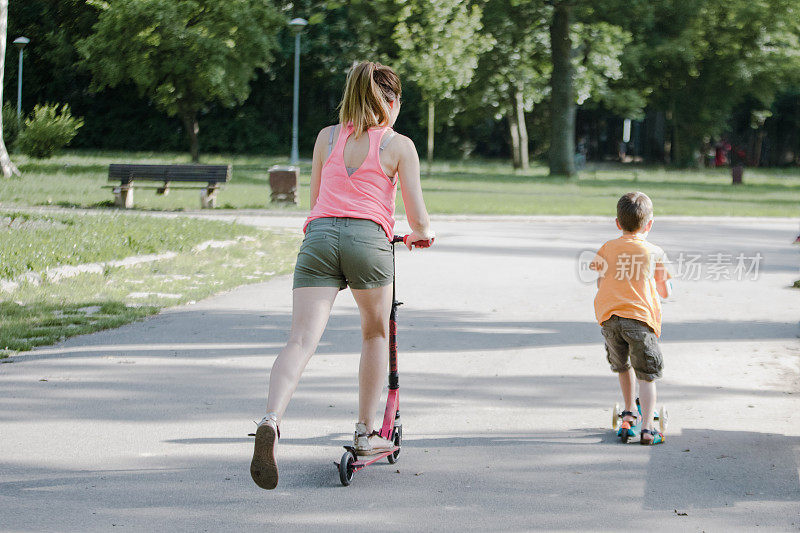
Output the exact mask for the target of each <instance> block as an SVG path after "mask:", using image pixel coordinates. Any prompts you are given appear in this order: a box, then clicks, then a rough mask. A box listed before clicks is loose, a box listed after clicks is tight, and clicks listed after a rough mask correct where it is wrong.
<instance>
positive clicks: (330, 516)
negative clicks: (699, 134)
mask: <svg viewBox="0 0 800 533" xmlns="http://www.w3.org/2000/svg"><path fill="white" fill-rule="evenodd" d="M247 221H248V222H250V223H256V224H259V225H264V226H279V227H295V228H297V227H298V226H299V224H300V222H299V220H298V219H297V218H293V217H262V216H259V215H258V214H255V213H254V214H252V215H248V220H247ZM435 226H436V229H437V232H438V236H439V237H438V240H437V243H436V247H435V248H434V249H432V250H430V251H424V252H417V251H415V252H414V253H408V252H405V251H402V252H401V253H399V254H398V276H399V280H398V290H399V295H400V297H401V299H402V300H404V301H405V305H404V306H403V307H402V308H401V309H400V324H401V326H400V327H401V331H400V339H399V344H400V354H401V359H400V365H401V404H402V413H403V420H404V436H405V443H404V444H405V445H404V447H403V450H402V454H401V456H400V461H399V463H398V464H397V465H394V466H390V465H388V464H387V463H383V464H379V465H376V466H374V467H370V468H368V469H367V470H364V471H362V472H359V473H357V474H356V477H355V480H354V482H353V485H352V486H350V487H349V488H343V487H341V486H340V485H339V482H338V478H337V473H336V470H335V468H334V466H333V460H335V459H338V457H339V456H340V455H341V452H342V449H341V447H340V446H341V445H342V444H343V443H345V442H347V441H348V439H349V438H351V433H350V432H351V431H352V425H353V422H354V418H355V414H354V412H355V403H356V393H355V384H356V377H355V376H356V369H357V353H358V350H359V334H358V321H357V319H356V308H355V306H354V303H353V301H352V297H351V296H350V294H349V293H348V292H345V293H342V294H341V296H340V298H339V300H338V301H337V304H336V307H335V311H334V315H333V317H332V318H331V321H330V324H329V327H328V330H327V332H326V334H325V336H324V337H323V339H322V344H321V346H320V349H319V352H318V355H317V356H316V357H315V358H313V359H312V361H311V363H310V365H309V367H308V370H307V372H306V374H305V375H304V378H303V380H302V381H301V384H300V387H299V390H298V392H297V394H296V396H295V398H294V400H293V402H292V404H291V405H290V407H289V411H288V412H287V414H286V419H285V422H284V425H283V427H282V428H281V429H282V432H283V435H284V438H283V440H282V441H281V443H280V448H279V462H280V467H281V483H280V486H279V488H278V489H277V490H275V491H272V492H266V491H262V490H260V489H258V488H257V487H256V486H255V485H254V484H253V483H252V482H251V480H250V478H249V473H248V464H249V460H250V454H251V439H250V438H248V437H247V433H249V432H251V431H252V430H253V427H254V426H253V423H252V422H251V420H255V419H258V418H260V416H261V413H262V409H263V405H264V396H265V385H266V381H267V372H268V369H269V368H270V365H271V364H272V361H273V359H274V356H275V354H276V352H277V351H278V349H279V347H280V346H281V344H282V342H283V341H284V340H285V338H286V334H287V330H288V325H289V319H290V301H291V296H290V292H291V291H290V286H291V282H290V279H289V278H288V277H282V278H277V279H274V280H272V281H270V282H269V283H265V284H261V285H255V286H249V287H243V288H240V289H238V290H235V291H232V292H229V293H226V294H223V295H220V296H217V297H215V298H211V299H209V300H206V301H203V302H199V303H197V304H195V305H191V306H186V307H180V308H175V309H170V310H167V311H165V312H163V313H162V314H160V315H159V316H156V317H153V318H151V319H149V320H146V321H143V322H140V323H137V324H132V325H129V326H126V327H123V328H120V329H117V330H113V331H106V332H101V333H97V334H94V335H89V336H85V337H80V338H74V339H71V340H69V341H67V342H65V343H63V344H61V345H58V346H56V347H52V348H47V349H41V350H38V351H36V352H33V353H30V354H23V355H21V356H19V357H15V358H14V359H13V361H14V362H13V363H12V364H2V365H0V398H2V406H3V409H2V412H0V451H2V457H0V530H2V531H111V530H116V529H117V528H120V529H122V530H126V531H157V530H170V531H262V530H265V529H266V530H271V529H275V530H280V531H289V530H298V531H301V530H303V531H304V530H319V531H353V530H365V529H366V528H368V527H369V528H373V529H375V530H392V531H393V530H419V531H427V530H431V531H433V530H437V531H448V530H450V531H456V530H459V531H460V530H481V531H495V530H514V531H523V530H531V529H546V530H558V529H580V530H610V531H611V530H620V529H622V528H640V527H645V528H647V529H654V530H678V529H680V530H685V531H701V530H705V531H722V530H754V529H763V530H769V531H776V530H777V531H787V530H797V529H799V528H800V503H798V500H800V483H799V481H798V459H799V458H800V415H799V414H798V412H800V369H799V368H798V362H799V361H800V342H799V341H798V333H800V331H799V330H798V323H797V320H798V316H800V291H797V290H793V289H790V288H789V285H790V284H791V282H793V281H794V280H795V279H797V278H800V275H798V248H797V247H792V246H790V244H789V243H790V242H791V241H792V240H793V238H794V237H795V235H796V232H797V229H798V227H797V225H796V223H793V222H790V221H785V220H784V221H754V220H748V221H746V222H736V221H734V220H725V219H718V220H715V221H702V220H681V219H658V220H656V225H655V228H654V231H653V232H652V234H651V239H652V240H653V242H656V243H658V244H660V245H661V246H663V247H664V248H665V249H666V250H667V251H668V252H670V253H671V254H672V256H673V258H677V257H678V256H679V254H680V252H685V257H689V256H691V255H692V254H695V253H702V254H704V257H706V258H707V254H711V253H718V252H722V253H724V254H732V255H734V256H736V255H738V254H739V253H743V254H745V256H747V257H752V256H754V255H755V254H756V253H758V252H760V253H761V254H762V255H763V257H764V259H763V262H762V263H761V264H760V271H759V275H758V280H757V281H729V280H728V281H726V280H719V281H714V280H700V281H688V280H687V281H683V282H679V283H678V284H677V285H676V295H675V296H674V297H673V299H672V301H670V302H668V303H667V304H666V305H665V325H664V337H663V351H664V354H665V360H666V370H665V377H664V379H663V380H662V381H661V382H660V385H659V387H660V388H659V392H660V394H661V396H660V398H661V400H662V401H663V402H664V403H666V404H667V405H668V406H669V410H670V413H671V421H670V424H671V425H670V430H669V434H668V442H667V443H666V445H664V446H660V447H655V448H645V447H641V446H638V445H627V446H625V445H622V444H619V443H618V442H616V440H615V439H614V438H613V436H612V434H611V431H610V429H609V424H610V410H611V406H612V405H613V404H614V402H615V401H617V398H618V396H619V394H618V390H617V384H616V379H615V378H614V376H613V375H612V374H611V373H610V372H609V370H608V368H607V364H606V363H605V360H604V353H603V348H602V338H601V336H600V332H599V328H598V326H597V325H596V324H595V323H594V322H593V311H592V298H593V296H594V289H593V287H592V286H591V285H586V284H583V283H581V281H580V279H579V276H578V273H577V258H578V256H579V253H580V252H581V251H582V250H588V249H596V248H597V247H598V246H599V245H600V244H601V243H602V242H603V241H604V240H606V239H608V238H612V237H614V235H615V231H614V228H613V222H612V221H611V220H610V219H604V218H568V219H553V218H505V219H490V218H486V219H462V220H458V219H443V220H439V221H437V222H436V225H435ZM710 268H712V267H709V265H706V267H705V270H704V271H703V272H702V274H703V275H704V276H705V275H707V274H708V271H709V269H710ZM44 380H46V381H44ZM641 520H646V521H647V524H646V525H645V524H643V523H642V522H641Z"/></svg>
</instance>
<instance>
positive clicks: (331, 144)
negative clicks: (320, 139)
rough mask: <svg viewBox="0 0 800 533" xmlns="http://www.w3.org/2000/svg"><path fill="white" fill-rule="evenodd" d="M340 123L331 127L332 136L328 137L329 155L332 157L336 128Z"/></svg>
mask: <svg viewBox="0 0 800 533" xmlns="http://www.w3.org/2000/svg"><path fill="white" fill-rule="evenodd" d="M338 127H339V126H338V124H337V125H336V126H334V127H332V128H331V136H330V137H329V138H328V156H329V157H330V155H331V152H333V137H334V136H335V135H336V128H338Z"/></svg>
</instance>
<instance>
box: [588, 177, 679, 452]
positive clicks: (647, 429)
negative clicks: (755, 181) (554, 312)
mask: <svg viewBox="0 0 800 533" xmlns="http://www.w3.org/2000/svg"><path fill="white" fill-rule="evenodd" d="M652 227H653V202H652V201H650V198H648V197H647V195H646V194H644V193H641V192H630V193H628V194H626V195H624V196H623V197H622V198H620V199H619V202H617V228H619V229H620V230H622V236H621V237H619V238H618V239H614V240H611V241H608V242H606V243H605V244H604V245H603V246H602V247H601V248H600V250H598V252H597V255H596V256H595V258H594V260H593V261H592V263H591V265H590V268H591V269H593V270H596V271H597V272H598V274H599V277H598V278H597V288H598V290H597V296H596V297H595V299H594V309H595V314H596V315H597V321H598V322H599V323H600V325H601V326H602V332H603V337H605V341H606V354H607V358H608V362H609V363H610V364H611V370H613V371H614V372H616V373H617V375H618V376H619V385H620V388H621V389H622V396H623V398H624V399H625V410H624V411H623V421H624V422H628V423H629V424H631V425H634V426H635V425H638V424H637V422H639V413H638V410H637V408H636V404H635V397H636V384H635V383H634V376H635V379H637V380H638V381H639V401H640V402H641V408H642V413H641V424H642V430H641V436H640V440H639V442H640V444H644V445H653V444H661V443H662V442H664V435H662V434H661V433H659V432H658V431H655V430H654V429H653V410H654V409H655V405H656V384H655V380H656V379H658V378H660V377H661V370H662V368H663V359H662V357H661V350H660V349H659V346H658V338H659V337H660V336H661V301H660V299H659V296H661V297H663V298H667V297H669V294H670V292H671V290H672V287H671V282H670V281H669V280H670V277H671V276H670V275H669V272H667V269H666V267H665V266H664V265H665V264H666V262H667V259H666V255H665V254H664V251H663V250H662V249H661V248H659V247H658V246H656V245H654V244H651V243H649V242H647V240H646V238H647V234H648V232H649V231H650V229H651V228H652Z"/></svg>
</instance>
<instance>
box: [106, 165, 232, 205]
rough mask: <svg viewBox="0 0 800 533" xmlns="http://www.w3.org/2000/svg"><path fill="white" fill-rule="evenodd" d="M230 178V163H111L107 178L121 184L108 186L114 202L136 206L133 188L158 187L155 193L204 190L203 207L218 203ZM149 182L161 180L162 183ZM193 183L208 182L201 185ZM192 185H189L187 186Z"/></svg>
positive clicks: (201, 194)
mask: <svg viewBox="0 0 800 533" xmlns="http://www.w3.org/2000/svg"><path fill="white" fill-rule="evenodd" d="M230 179H231V166H230V165H137V164H116V163H115V164H111V165H109V166H108V181H119V185H113V186H107V187H108V188H111V189H112V190H113V192H114V205H116V206H117V207H124V208H126V209H130V208H131V207H133V189H134V188H137V189H156V194H169V191H170V189H173V188H174V189H201V193H200V207H201V208H203V209H207V208H213V207H215V206H216V205H217V191H218V190H219V189H221V188H222V185H223V184H224V183H227V182H228V181H230ZM148 182H161V184H160V185H155V184H150V183H148ZM191 183H205V184H206V185H202V186H198V185H194V186H193V185H191ZM187 184H189V185H187Z"/></svg>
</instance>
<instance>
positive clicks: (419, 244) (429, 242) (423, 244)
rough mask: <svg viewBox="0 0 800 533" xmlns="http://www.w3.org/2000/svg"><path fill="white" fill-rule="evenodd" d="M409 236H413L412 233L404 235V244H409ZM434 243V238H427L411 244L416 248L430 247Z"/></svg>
mask: <svg viewBox="0 0 800 533" xmlns="http://www.w3.org/2000/svg"><path fill="white" fill-rule="evenodd" d="M409 237H411V235H406V236H405V237H403V244H405V245H406V246H408V238H409ZM434 238H435V237H434ZM432 244H433V239H425V240H422V241H414V242H412V243H411V246H413V247H414V248H430V247H431V245H432Z"/></svg>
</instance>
